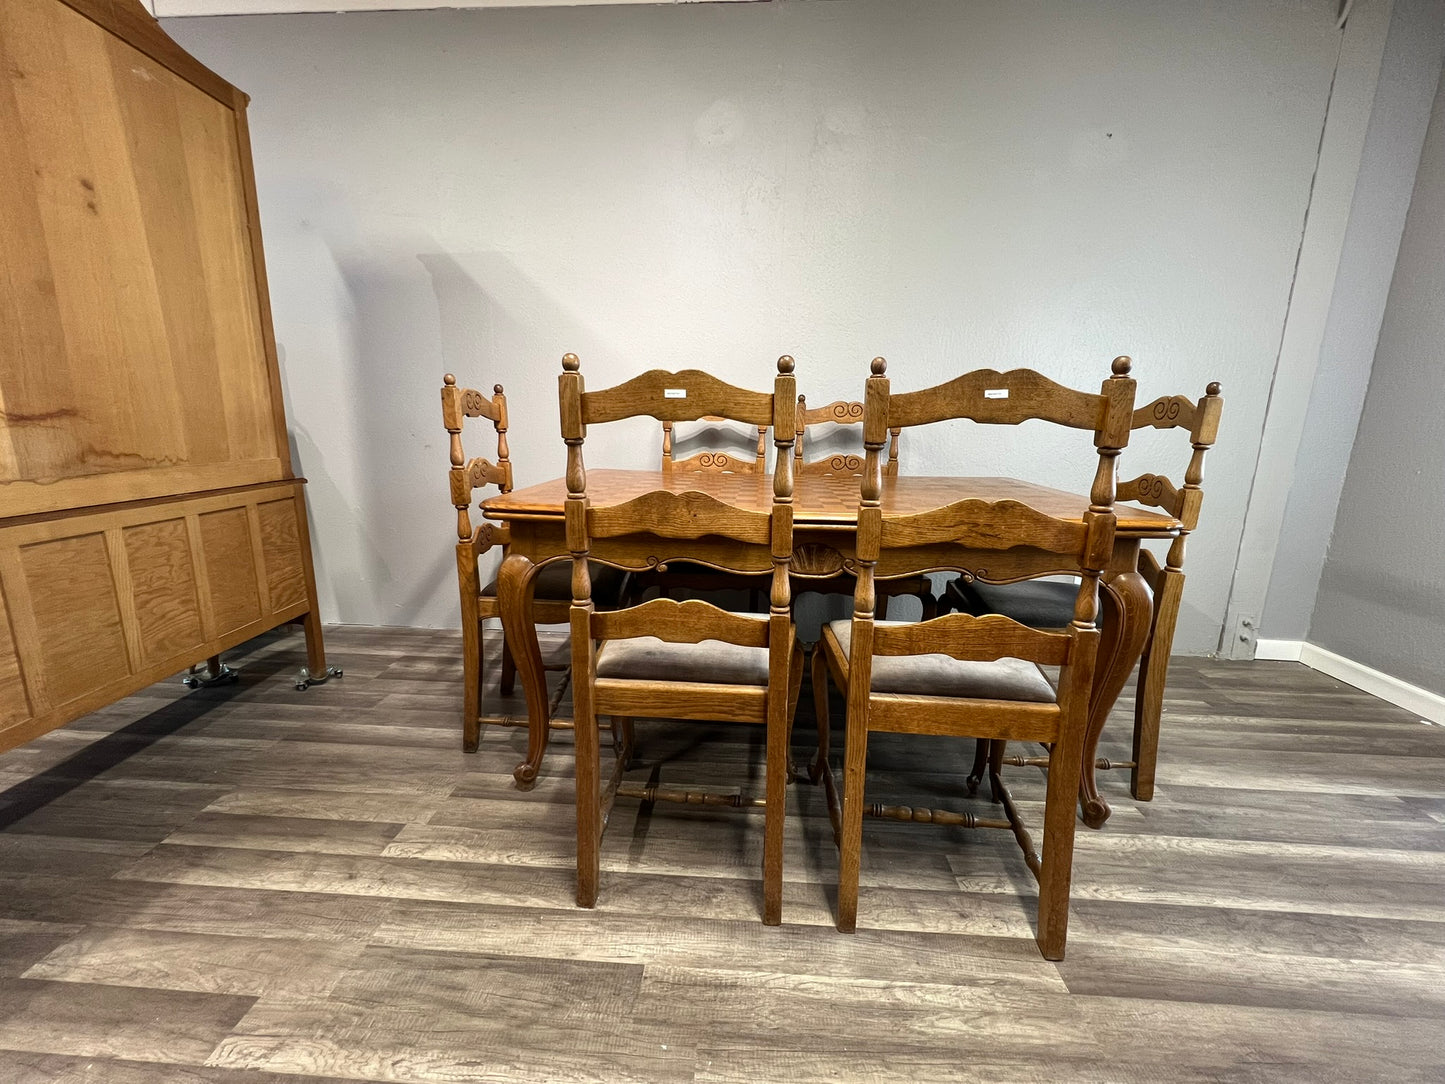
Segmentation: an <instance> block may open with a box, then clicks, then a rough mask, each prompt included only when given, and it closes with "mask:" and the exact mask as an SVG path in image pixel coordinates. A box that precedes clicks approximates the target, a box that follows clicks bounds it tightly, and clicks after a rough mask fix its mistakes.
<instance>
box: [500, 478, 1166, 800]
mask: <svg viewBox="0 0 1445 1084" xmlns="http://www.w3.org/2000/svg"><path fill="white" fill-rule="evenodd" d="M659 489H661V490H670V491H673V492H700V493H705V494H707V495H708V496H711V497H713V498H715V499H717V500H719V501H722V502H724V503H726V504H730V505H733V506H734V507H738V508H743V509H747V510H749V511H756V512H766V511H767V510H768V509H769V508H770V507H771V504H772V500H773V478H772V475H771V474H767V473H756V474H732V473H703V472H679V471H670V470H661V469H658V470H608V469H598V470H589V471H588V472H587V496H588V499H589V502H590V504H591V505H592V506H593V507H608V506H611V505H617V504H623V503H625V502H626V501H629V500H632V499H633V498H635V497H639V496H641V495H642V494H644V493H647V492H650V491H652V490H659ZM858 498H859V483H858V479H857V478H856V477H854V476H850V475H846V474H838V475H805V476H801V477H798V478H797V479H795V481H794V485H793V495H792V504H793V558H792V562H791V564H790V566H789V571H790V575H791V576H792V577H794V578H796V579H798V580H799V581H801V582H800V583H799V584H798V587H797V590H806V589H807V587H806V581H807V580H809V579H817V580H824V579H835V578H836V577H837V576H839V575H840V574H846V573H848V572H851V571H852V570H853V561H854V553H853V545H854V539H855V536H856V533H857V525H858V517H857V513H858ZM566 499H567V483H566V481H565V479H562V478H556V479H553V480H551V481H548V482H542V483H539V484H537V485H532V486H528V487H526V488H524V489H515V490H512V491H511V492H508V493H502V494H498V495H496V496H493V497H490V498H488V499H487V500H485V501H483V502H482V504H481V510H482V514H483V515H484V516H485V517H486V518H487V519H490V520H495V521H498V522H501V523H504V524H506V526H507V528H508V532H509V534H510V541H509V544H508V546H507V550H506V556H505V557H504V558H503V560H502V563H501V567H500V568H499V570H498V578H497V596H498V600H499V606H500V610H501V616H502V630H503V635H504V636H505V638H506V644H507V647H508V648H509V649H510V651H511V654H512V658H513V660H514V662H515V664H516V668H517V677H518V678H519V680H520V682H521V685H522V689H523V692H524V695H525V697H526V704H527V728H528V739H527V757H526V759H525V760H524V761H523V762H522V763H521V764H519V765H518V766H517V768H516V770H515V771H514V773H513V776H514V778H515V779H516V782H517V785H518V786H519V787H521V788H523V789H526V788H530V787H531V786H532V785H534V784H535V782H536V780H537V776H538V772H539V771H540V769H541V765H542V758H543V756H544V755H545V753H546V751H547V739H548V735H549V729H550V725H551V718H550V715H551V711H550V705H549V702H548V695H547V682H546V671H545V668H544V666H543V661H542V653H541V646H540V642H539V640H538V637H537V629H536V625H535V624H534V623H533V619H532V600H533V596H534V592H535V588H536V577H537V573H538V572H539V571H540V570H541V569H542V567H543V566H545V565H547V564H550V563H552V562H555V561H561V560H571V557H572V555H571V553H570V552H569V551H568V549H567V540H566V527H565V520H564V511H563V510H564V505H565V503H566ZM966 499H976V500H981V501H987V502H996V501H1004V500H1014V501H1019V502H1021V503H1023V504H1026V505H1029V506H1030V507H1032V508H1035V509H1037V510H1038V511H1040V512H1043V513H1045V514H1047V515H1049V516H1053V517H1056V518H1061V519H1075V520H1082V518H1083V515H1084V512H1085V511H1086V510H1087V509H1088V507H1089V498H1088V496H1086V495H1080V494H1076V493H1070V492H1068V491H1065V490H1060V489H1053V488H1051V487H1048V486H1044V485H1039V484H1037V483H1034V482H1027V481H1022V480H1020V479H1017V478H1002V477H977V478H970V477H920V476H911V475H900V476H896V477H885V478H884V479H883V491H882V509H883V516H884V518H885V519H886V518H888V517H890V516H907V515H913V514H917V513H919V512H925V511H928V510H929V509H933V508H938V507H940V506H942V505H946V504H951V503H953V502H956V501H961V500H966ZM1114 511H1115V515H1116V518H1117V528H1116V530H1115V534H1114V546H1113V551H1112V553H1111V554H1110V558H1109V561H1108V564H1107V566H1106V568H1105V571H1104V574H1103V576H1102V577H1101V590H1100V592H1099V595H1100V605H1099V628H1100V644H1099V654H1098V661H1097V664H1096V668H1095V676H1094V688H1093V691H1092V693H1091V696H1090V701H1089V718H1088V727H1087V731H1086V733H1085V738H1084V754H1083V769H1082V772H1081V778H1080V780H1079V795H1080V802H1081V814H1082V818H1083V820H1084V823H1085V824H1087V825H1089V826H1090V827H1092V828H1098V827H1101V826H1102V825H1103V824H1104V822H1105V821H1106V820H1108V818H1109V814H1110V808H1109V805H1108V803H1107V802H1106V801H1105V800H1104V798H1103V797H1102V796H1101V795H1100V794H1099V789H1098V785H1097V781H1096V778H1095V769H1096V760H1097V754H1098V746H1099V737H1100V735H1101V733H1102V732H1103V729H1104V723H1105V721H1106V720H1107V719H1108V716H1109V712H1110V710H1111V709H1112V708H1113V706H1114V702H1115V700H1117V699H1118V696H1119V693H1120V691H1121V690H1122V689H1123V687H1124V685H1125V683H1126V682H1127V681H1128V679H1129V675H1130V673H1131V672H1132V671H1133V669H1134V666H1135V664H1136V663H1137V662H1138V660H1139V656H1140V654H1141V653H1142V652H1143V649H1144V645H1145V643H1146V642H1147V640H1148V636H1149V629H1150V623H1151V621H1152V618H1153V598H1152V596H1151V592H1150V589H1149V586H1148V584H1147V583H1146V581H1145V579H1144V577H1143V576H1142V575H1141V574H1140V572H1139V569H1138V561H1139V551H1140V546H1141V544H1142V543H1143V542H1144V541H1145V540H1147V539H1166V538H1173V537H1174V536H1176V535H1177V534H1178V533H1179V530H1180V523H1179V521H1178V520H1177V519H1175V518H1173V517H1172V516H1168V515H1163V514H1161V513H1159V512H1153V511H1149V510H1146V509H1143V508H1138V507H1135V506H1133V505H1128V504H1116V505H1115V506H1114ZM644 541H645V540H644ZM657 542H658V546H657V555H656V556H651V557H646V558H633V562H634V563H632V564H629V565H627V566H625V567H627V568H629V569H631V570H633V571H641V570H645V569H650V568H658V567H660V566H663V565H665V564H666V562H667V561H668V560H687V559H690V555H689V554H688V553H686V552H683V551H682V550H681V549H680V543H679V541H678V540H676V539H669V540H663V539H661V538H659V539H658V540H657ZM681 545H682V546H683V547H684V548H685V546H686V545H687V544H686V543H682V544H681ZM646 550H647V547H646V546H645V545H644V546H642V547H640V548H637V549H635V550H634V551H633V552H643V553H645V552H646ZM701 556H704V557H705V560H706V561H707V562H708V563H710V564H715V565H718V566H719V567H723V568H726V551H725V549H721V550H720V549H719V548H718V547H716V546H711V547H707V552H706V554H702V555H701ZM953 559H954V560H956V562H957V564H956V567H957V568H958V570H959V572H960V574H962V575H964V576H976V577H977V578H980V579H986V578H987V565H988V562H989V552H988V551H983V550H979V551H976V552H974V553H969V552H963V551H960V552H957V553H956V554H955V555H954V558H953ZM905 567H907V571H906V572H905V571H903V569H904V568H905ZM916 571H917V570H916V569H915V568H913V567H911V566H904V565H901V564H898V565H895V564H894V563H892V562H890V560H889V555H888V553H887V552H885V553H883V554H882V555H881V556H880V559H879V563H878V566H877V571H876V575H877V576H878V577H879V578H883V579H887V578H889V577H890V576H900V575H911V574H914V573H915V572H916ZM796 593H797V592H796V591H795V594H796Z"/></svg>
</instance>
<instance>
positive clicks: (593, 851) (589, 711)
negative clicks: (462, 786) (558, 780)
mask: <svg viewBox="0 0 1445 1084" xmlns="http://www.w3.org/2000/svg"><path fill="white" fill-rule="evenodd" d="M590 614H591V608H590V607H588V608H587V609H586V610H580V609H579V608H576V607H574V609H573V613H572V622H571V624H572V629H571V632H572V669H573V671H574V672H576V673H580V674H582V675H583V676H582V679H581V680H580V681H577V682H575V683H574V685H573V687H572V709H573V710H572V744H573V748H574V749H575V751H576V756H577V770H576V785H577V906H578V907H595V906H596V905H597V883H598V881H599V879H600V876H601V863H602V808H601V806H602V792H601V775H602V763H601V761H602V751H601V748H600V746H601V741H600V740H599V736H598V733H597V712H596V711H595V710H594V708H593V706H592V679H591V675H592V674H593V673H594V670H593V667H594V665H595V663H594V658H593V645H592V638H591V636H590V634H589V631H588V618H589V616H590Z"/></svg>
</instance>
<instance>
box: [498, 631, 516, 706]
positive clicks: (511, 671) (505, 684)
mask: <svg viewBox="0 0 1445 1084" xmlns="http://www.w3.org/2000/svg"><path fill="white" fill-rule="evenodd" d="M497 688H498V691H500V692H501V694H502V695H503V696H511V695H512V693H513V691H514V690H515V689H516V688H517V660H516V659H514V658H512V649H511V648H510V647H508V646H507V641H506V640H503V641H502V674H501V678H500V680H499V681H498V683H497Z"/></svg>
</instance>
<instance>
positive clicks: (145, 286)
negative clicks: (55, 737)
mask: <svg viewBox="0 0 1445 1084" xmlns="http://www.w3.org/2000/svg"><path fill="white" fill-rule="evenodd" d="M245 108H246V97H245V95H244V94H242V93H241V92H240V91H238V90H237V89H236V88H235V87H232V86H231V85H230V84H229V83H227V82H226V81H225V80H223V79H221V78H220V77H219V76H217V75H216V74H215V73H213V72H211V71H210V70H209V69H207V68H206V67H205V66H204V65H203V64H201V63H200V62H199V61H197V60H196V59H195V58H193V57H191V56H190V55H189V54H187V53H186V52H185V50H183V49H182V48H181V47H180V46H179V45H177V44H176V43H175V42H174V41H172V40H171V39H170V38H169V37H168V36H167V35H166V34H165V33H164V32H163V31H162V30H161V29H160V26H159V24H158V23H157V22H156V20H155V18H154V17H153V16H151V15H150V13H149V12H148V11H147V10H146V9H145V7H144V6H143V5H142V4H140V3H138V2H136V0H6V2H5V3H4V4H0V146H3V147H4V153H3V155H0V235H3V236H4V239H5V243H4V245H3V246H0V504H3V506H4V514H3V516H0V591H3V594H4V601H3V609H4V611H5V613H4V614H0V617H3V618H4V620H3V621H0V624H5V625H6V626H7V627H6V629H5V632H4V634H3V635H0V748H9V747H11V746H14V745H16V744H18V743H22V742H24V741H27V740H28V739H30V738H32V737H34V736H36V735H38V734H41V733H44V732H46V731H48V730H50V729H52V728H54V727H56V726H60V725H62V724H64V723H66V722H68V721H70V720H72V719H74V718H76V717H77V716H79V715H81V714H83V713H84V712H86V711H90V710H92V709H94V708H96V707H99V706H100V705H102V704H104V703H106V702H107V701H109V700H114V699H116V698H118V697H120V696H124V695H126V694H128V693H131V692H134V691H135V690H136V689H138V688H142V687H144V686H145V685H146V684H148V683H150V682H152V681H155V680H157V679H159V678H160V677H162V676H163V675H164V674H166V673H169V672H171V671H172V670H174V669H175V667H176V666H177V664H180V665H186V664H189V663H193V662H195V661H196V660H198V659H205V658H209V657H213V656H215V655H217V654H218V653H219V652H220V651H221V650H223V649H225V648H229V647H231V646H233V645H234V644H235V643H237V642H240V641H241V640H244V639H246V638H247V637H249V636H252V635H255V634H256V633H258V632H260V631H262V630H264V629H265V628H269V627H274V626H275V625H276V624H279V623H282V622H286V621H290V620H293V619H297V618H300V619H302V620H303V621H304V623H305V628H306V632H307V640H308V644H309V652H308V669H309V671H310V673H311V674H312V675H315V676H317V678H318V679H319V680H325V676H326V675H327V674H329V673H330V671H329V670H328V668H327V666H326V662H325V651H324V647H323V644H322V638H321V631H320V629H321V626H320V621H319V617H318V616H317V614H316V613H315V610H316V591H315V583H314V573H313V571H312V567H311V553H310V542H309V539H308V537H307V532H306V523H305V505H304V498H302V497H301V495H300V491H299V483H296V484H291V481H292V472H291V462H290V451H289V445H288V442H287V439H286V420H285V412H284V409H283V406H282V402H281V384H280V372H279V368H278V363H277V355H276V348H275V337H274V334H273V332H272V329H271V322H270V320H271V317H270V303H269V300H268V298H267V296H266V277H265V268H264V261H263V256H262V251H261V236H260V226H259V218H260V216H259V212H258V209H257V205H256V198H255V179H254V177H253V171H252V162H251V157H250V140H249V135H248V132H247V128H246V119H245ZM278 483H279V484H278ZM266 485H270V486H273V487H274V489H273V491H272V494H271V496H272V497H273V498H274V501H275V505H273V507H271V508H268V509H267V511H266V513H265V514H262V513H261V512H259V511H258V509H257V508H256V507H255V505H254V504H250V503H248V501H247V500H246V499H244V498H243V499H241V500H239V501H237V500H231V499H229V498H231V497H234V496H235V495H236V494H237V493H238V492H241V491H243V490H245V489H246V488H247V487H260V486H266ZM217 494H220V495H222V496H221V500H220V501H219V504H220V505H221V506H228V507H232V508H234V511H228V512H221V511H219V510H218V509H217V508H216V507H215V505H212V506H211V507H200V506H199V504H205V503H206V501H207V499H208V498H209V497H213V496H216V495H217ZM283 498H284V499H283ZM157 502H159V504H158V503H157ZM160 504H169V505H170V506H171V507H170V509H169V515H167V514H164V513H157V512H156V508H158V507H159V505H160ZM277 506H279V507H277ZM288 508H289V509H290V515H291V519H290V521H289V522H288V521H287V520H286V518H285V516H286V510H287V509H288ZM237 517H239V519H240V520H241V521H243V522H244V524H245V526H246V538H245V539H244V540H245V541H246V542H247V543H248V544H249V548H250V549H251V551H252V555H251V559H250V560H251V564H252V566H253V567H252V568H251V569H250V574H249V578H248V577H247V575H246V572H245V570H244V569H243V568H241V566H240V564H239V559H240V558H241V556H242V554H240V553H239V552H237V551H236V538H235V537H234V536H235V532H234V530H233V529H232V528H233V527H234V524H231V525H230V526H225V527H224V529H223V525H225V524H227V523H228V522H229V521H232V520H235V519H236V518H237ZM96 539H99V540H100V541H101V545H102V548H103V549H105V550H106V556H107V562H106V563H107V566H108V567H106V568H104V569H103V568H102V567H101V565H100V564H98V563H97V561H96V553H95V551H94V540H96ZM208 547H209V548H211V549H213V550H214V551H215V552H214V553H213V554H212V555H211V556H212V557H213V558H214V559H213V560H212V561H210V562H208V561H207V554H206V552H205V551H206V549H207V548H208ZM55 554H63V555H64V556H65V557H66V560H65V561H63V562H61V563H63V564H66V565H68V566H69V567H67V568H65V569H60V568H57V567H53V566H55V565H56V561H55V560H54V557H53V555H55ZM27 555H28V556H27ZM208 568H209V571H211V572H213V573H214V575H213V576H208V575H207V572H208ZM62 572H63V573H65V574H68V577H69V582H68V583H65V584H59V585H53V584H52V581H53V580H54V579H55V576H54V575H52V574H53V573H62ZM31 580H37V581H38V582H37V583H31V582H30V581H31ZM233 589H234V591H235V592H236V593H234V594H233V593H232V591H233ZM117 626H118V629H119V632H118V633H117ZM17 671H18V676H17V673H16V672H17Z"/></svg>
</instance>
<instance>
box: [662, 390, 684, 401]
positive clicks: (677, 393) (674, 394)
mask: <svg viewBox="0 0 1445 1084" xmlns="http://www.w3.org/2000/svg"><path fill="white" fill-rule="evenodd" d="M662 397H663V398H664V399H686V398H687V389H686V388H663V389H662Z"/></svg>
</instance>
